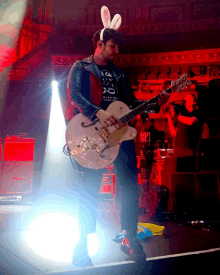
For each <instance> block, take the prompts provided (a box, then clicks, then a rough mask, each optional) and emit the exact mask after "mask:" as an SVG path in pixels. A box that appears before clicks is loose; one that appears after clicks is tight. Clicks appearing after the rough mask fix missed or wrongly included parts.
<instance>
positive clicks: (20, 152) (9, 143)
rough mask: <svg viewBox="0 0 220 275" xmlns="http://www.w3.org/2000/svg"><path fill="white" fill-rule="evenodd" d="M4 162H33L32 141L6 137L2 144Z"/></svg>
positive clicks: (30, 139) (17, 137)
mask: <svg viewBox="0 0 220 275" xmlns="http://www.w3.org/2000/svg"><path fill="white" fill-rule="evenodd" d="M4 161H13V162H14V161H26V162H31V161H34V139H33V138H21V137H19V136H12V137H9V136H7V137H6V138H5V142H4Z"/></svg>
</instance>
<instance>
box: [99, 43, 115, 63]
mask: <svg viewBox="0 0 220 275" xmlns="http://www.w3.org/2000/svg"><path fill="white" fill-rule="evenodd" d="M118 52H119V48H118V45H117V44H116V43H115V42H114V40H112V39H110V40H108V41H107V42H106V44H104V43H103V44H102V57H103V59H104V61H112V59H113V58H114V56H115V54H117V53H118Z"/></svg>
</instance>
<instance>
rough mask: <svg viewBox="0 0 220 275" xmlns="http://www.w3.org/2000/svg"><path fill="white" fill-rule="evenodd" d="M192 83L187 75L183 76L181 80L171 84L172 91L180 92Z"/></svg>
mask: <svg viewBox="0 0 220 275" xmlns="http://www.w3.org/2000/svg"><path fill="white" fill-rule="evenodd" d="M191 84H192V82H191V81H190V80H189V79H188V78H187V74H183V75H182V76H181V77H180V78H179V79H177V80H175V81H172V82H171V87H170V88H171V89H172V91H175V92H180V91H181V90H182V89H183V88H184V87H187V86H189V85H191Z"/></svg>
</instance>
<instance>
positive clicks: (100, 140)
mask: <svg viewBox="0 0 220 275" xmlns="http://www.w3.org/2000/svg"><path fill="white" fill-rule="evenodd" d="M190 84H191V81H190V80H188V79H187V75H186V74H183V75H182V76H181V77H180V78H179V79H177V80H176V81H172V83H171V86H170V88H168V89H166V90H165V92H167V93H171V92H172V91H177V92H180V91H181V90H182V89H183V88H184V87H186V86H188V85H190ZM157 100H158V95H157V96H155V97H154V98H152V99H151V100H148V101H145V102H144V103H143V104H141V105H139V106H138V107H137V108H135V109H133V110H130V109H129V107H128V106H127V105H126V104H125V103H123V102H121V101H114V102H112V103H111V104H110V105H109V107H108V108H107V110H106V111H107V112H109V113H111V114H114V116H115V117H116V118H117V119H118V121H119V123H118V124H111V123H108V121H107V124H106V125H104V124H103V123H102V122H101V121H100V120H99V119H98V118H97V119H95V120H93V121H91V120H90V119H88V118H87V117H85V116H84V115H83V114H82V113H80V114H78V115H76V116H75V117H74V118H72V119H71V121H70V122H69V123H68V125H67V129H66V144H67V147H68V151H69V154H70V155H71V156H73V157H74V158H75V160H76V161H77V162H78V163H79V164H81V165H82V166H83V167H86V168H90V169H94V170H98V169H102V168H105V167H107V166H109V165H110V164H112V163H113V162H114V160H115V159H116V157H117V155H118V151H119V148H120V144H121V143H122V142H123V141H125V140H131V139H134V138H135V137H136V135H137V131H136V129H135V128H133V127H130V126H129V125H128V122H129V121H130V120H131V119H133V118H135V117H136V116H138V115H139V114H140V113H142V112H143V111H147V110H152V109H153V108H155V107H156V106H157Z"/></svg>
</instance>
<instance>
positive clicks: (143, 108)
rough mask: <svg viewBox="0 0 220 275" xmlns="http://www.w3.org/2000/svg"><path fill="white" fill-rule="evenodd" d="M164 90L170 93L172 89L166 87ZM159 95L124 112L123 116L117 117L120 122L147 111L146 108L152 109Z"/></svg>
mask: <svg viewBox="0 0 220 275" xmlns="http://www.w3.org/2000/svg"><path fill="white" fill-rule="evenodd" d="M164 92H167V93H171V92H172V89H171V88H168V89H166V90H164ZM159 95H160V94H158V95H156V96H155V97H153V98H152V99H150V100H148V101H146V102H144V103H143V104H141V105H140V106H138V107H136V108H135V109H134V110H132V111H131V112H129V113H128V114H126V115H124V116H123V117H121V118H120V119H119V121H120V123H122V124H126V123H128V122H129V121H130V120H132V119H133V118H135V117H136V116H138V115H139V114H141V113H142V112H144V111H148V110H154V108H156V106H157V103H158V97H159Z"/></svg>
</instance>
